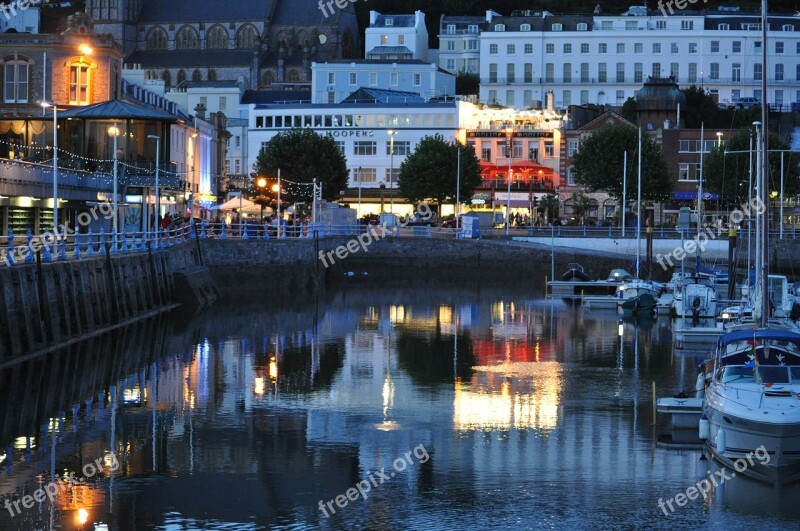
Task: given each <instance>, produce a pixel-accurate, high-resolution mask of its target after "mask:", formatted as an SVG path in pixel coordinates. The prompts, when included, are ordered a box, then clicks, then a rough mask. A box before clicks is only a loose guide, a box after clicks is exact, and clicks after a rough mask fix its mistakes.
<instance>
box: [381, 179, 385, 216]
mask: <svg viewBox="0 0 800 531" xmlns="http://www.w3.org/2000/svg"><path fill="white" fill-rule="evenodd" d="M380 188H381V214H383V191H384V190H386V183H385V182H383V181H381V184H380Z"/></svg>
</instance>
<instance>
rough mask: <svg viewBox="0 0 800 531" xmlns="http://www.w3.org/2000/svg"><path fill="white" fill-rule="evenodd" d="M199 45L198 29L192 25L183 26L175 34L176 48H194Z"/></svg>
mask: <svg viewBox="0 0 800 531" xmlns="http://www.w3.org/2000/svg"><path fill="white" fill-rule="evenodd" d="M198 47H199V38H198V37H197V30H196V29H194V28H193V27H191V26H183V27H182V28H181V29H179V30H178V33H177V34H176V35H175V48H176V49H178V50H194V49H197V48H198Z"/></svg>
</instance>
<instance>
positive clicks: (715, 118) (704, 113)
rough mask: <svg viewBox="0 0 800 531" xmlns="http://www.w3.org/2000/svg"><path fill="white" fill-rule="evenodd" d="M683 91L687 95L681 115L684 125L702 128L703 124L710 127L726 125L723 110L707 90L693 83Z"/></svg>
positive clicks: (688, 127) (691, 127) (689, 127)
mask: <svg viewBox="0 0 800 531" xmlns="http://www.w3.org/2000/svg"><path fill="white" fill-rule="evenodd" d="M683 93H684V95H685V96H686V105H684V106H682V110H681V115H682V116H681V117H682V118H683V119H684V120H685V123H684V127H686V128H687V129H700V125H701V124H705V126H706V127H709V128H715V127H724V126H725V123H724V122H725V119H723V113H722V111H720V109H719V106H718V105H717V104H716V103H715V102H714V100H713V99H712V98H711V96H710V95H709V94H708V93H707V92H706V91H705V90H703V89H702V88H700V87H697V86H695V85H692V86H691V87H689V88H686V89H683ZM728 122H729V121H728Z"/></svg>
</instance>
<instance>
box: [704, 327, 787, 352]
mask: <svg viewBox="0 0 800 531" xmlns="http://www.w3.org/2000/svg"><path fill="white" fill-rule="evenodd" d="M753 339H754V340H755V341H757V342H758V341H769V340H772V341H788V342H792V343H797V344H798V345H800V334H798V333H797V332H792V331H790V330H777V329H770V328H756V329H754V330H734V331H733V332H728V333H727V334H723V335H722V336H720V338H719V340H717V348H720V349H721V348H722V347H725V346H726V345H729V344H730V343H736V342H737V341H749V340H753Z"/></svg>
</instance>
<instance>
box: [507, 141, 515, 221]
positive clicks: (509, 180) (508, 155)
mask: <svg viewBox="0 0 800 531" xmlns="http://www.w3.org/2000/svg"><path fill="white" fill-rule="evenodd" d="M513 135H514V129H513V128H511V127H507V128H506V157H507V158H508V175H506V178H507V180H508V196H506V236H508V231H509V229H510V228H511V155H512V151H511V138H512V137H513Z"/></svg>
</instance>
